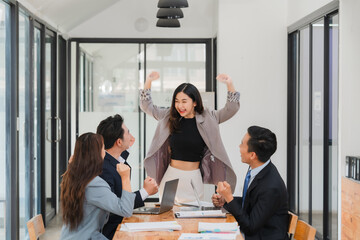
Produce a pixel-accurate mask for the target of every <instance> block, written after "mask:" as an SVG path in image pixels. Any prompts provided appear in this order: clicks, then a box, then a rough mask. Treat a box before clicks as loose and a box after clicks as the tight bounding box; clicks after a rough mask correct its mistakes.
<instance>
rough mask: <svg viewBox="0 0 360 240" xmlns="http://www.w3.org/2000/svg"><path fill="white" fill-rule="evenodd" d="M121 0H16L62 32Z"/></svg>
mask: <svg viewBox="0 0 360 240" xmlns="http://www.w3.org/2000/svg"><path fill="white" fill-rule="evenodd" d="M120 1H121V0H18V2H20V3H21V4H23V5H24V6H25V7H26V8H28V9H29V10H30V11H31V12H33V13H34V14H35V15H37V16H39V17H40V18H43V20H45V21H48V22H49V24H52V25H54V26H53V27H55V28H57V29H59V30H61V31H62V32H65V33H66V32H69V31H70V30H71V29H73V28H74V27H76V26H78V25H79V24H81V23H83V22H84V21H86V20H88V19H89V18H91V17H93V16H94V15H96V14H97V13H99V12H101V11H103V10H105V9H107V8H109V7H111V6H112V5H113V4H115V3H117V2H120Z"/></svg>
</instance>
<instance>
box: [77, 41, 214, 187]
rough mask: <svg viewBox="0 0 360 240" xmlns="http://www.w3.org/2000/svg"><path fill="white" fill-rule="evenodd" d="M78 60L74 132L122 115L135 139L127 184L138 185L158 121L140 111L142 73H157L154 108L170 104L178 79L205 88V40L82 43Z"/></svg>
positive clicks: (131, 151) (201, 89) (90, 128)
mask: <svg viewBox="0 0 360 240" xmlns="http://www.w3.org/2000/svg"><path fill="white" fill-rule="evenodd" d="M79 58H80V59H79V74H78V76H79V77H80V79H79V84H80V86H78V91H79V92H78V94H79V95H78V96H79V105H80V106H79V109H80V112H79V122H78V124H79V134H82V133H84V132H88V131H90V132H95V131H96V128H97V125H98V124H99V123H100V121H101V120H103V119H105V118H106V117H108V116H111V115H114V114H117V113H118V114H120V115H122V116H123V117H124V119H125V124H126V125H127V127H128V128H129V130H130V131H131V133H132V135H133V136H134V137H135V139H136V140H135V144H134V145H133V146H132V147H131V148H130V150H129V151H130V156H129V158H128V160H129V163H130V165H131V166H132V173H131V176H132V177H131V183H132V187H133V189H139V188H140V187H142V183H143V179H144V174H145V173H144V168H143V158H144V156H145V154H146V151H147V149H148V146H149V145H150V143H151V140H152V137H153V134H154V130H155V128H156V125H157V122H156V121H155V120H154V119H152V118H150V117H147V116H144V113H143V112H142V111H141V110H139V89H140V88H142V87H143V83H144V76H145V74H147V73H150V72H151V71H158V72H160V76H161V78H160V79H159V80H158V81H155V82H153V86H152V95H153V100H154V103H155V104H157V105H159V106H163V107H169V106H170V103H171V97H172V93H173V91H174V90H175V88H176V87H177V86H178V85H179V84H181V83H183V82H191V83H193V84H194V85H196V86H197V87H198V89H199V90H200V91H201V92H205V89H206V44H205V43H201V44H195V43H146V44H145V43H108V44H104V43H81V44H80V56H79ZM210 102H211V101H210ZM211 106H214V98H213V95H212V103H211Z"/></svg>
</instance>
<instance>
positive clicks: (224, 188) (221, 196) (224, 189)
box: [211, 181, 234, 207]
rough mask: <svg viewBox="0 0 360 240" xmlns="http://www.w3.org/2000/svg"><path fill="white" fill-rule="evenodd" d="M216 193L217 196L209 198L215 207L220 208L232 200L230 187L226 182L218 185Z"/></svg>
mask: <svg viewBox="0 0 360 240" xmlns="http://www.w3.org/2000/svg"><path fill="white" fill-rule="evenodd" d="M216 192H217V193H218V194H213V195H212V197H211V200H212V202H213V204H214V206H215V207H222V206H224V204H225V202H227V203H228V202H231V201H232V200H233V199H234V197H233V195H232V192H231V186H230V184H229V183H227V182H226V181H224V182H219V183H218V185H217V189H216Z"/></svg>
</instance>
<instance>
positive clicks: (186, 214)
mask: <svg viewBox="0 0 360 240" xmlns="http://www.w3.org/2000/svg"><path fill="white" fill-rule="evenodd" d="M175 217H177V218H226V213H223V212H222V211H221V210H209V211H180V212H175Z"/></svg>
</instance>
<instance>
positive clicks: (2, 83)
mask: <svg viewBox="0 0 360 240" xmlns="http://www.w3.org/2000/svg"><path fill="white" fill-rule="evenodd" d="M9 10H10V9H9V6H8V5H7V4H5V3H4V2H0V132H1V133H5V132H6V131H5V130H6V129H5V128H6V126H5V120H6V107H5V106H6V105H5V104H6V78H5V77H6V70H7V69H6V64H5V60H6V54H5V50H6V47H7V45H6V44H7V42H6V41H5V39H6V38H7V36H6V32H7V26H8V22H7V21H6V20H5V14H7V13H8V12H9ZM5 147H6V134H0V239H5V236H6V226H5V223H6V152H5V150H6V148H5Z"/></svg>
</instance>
